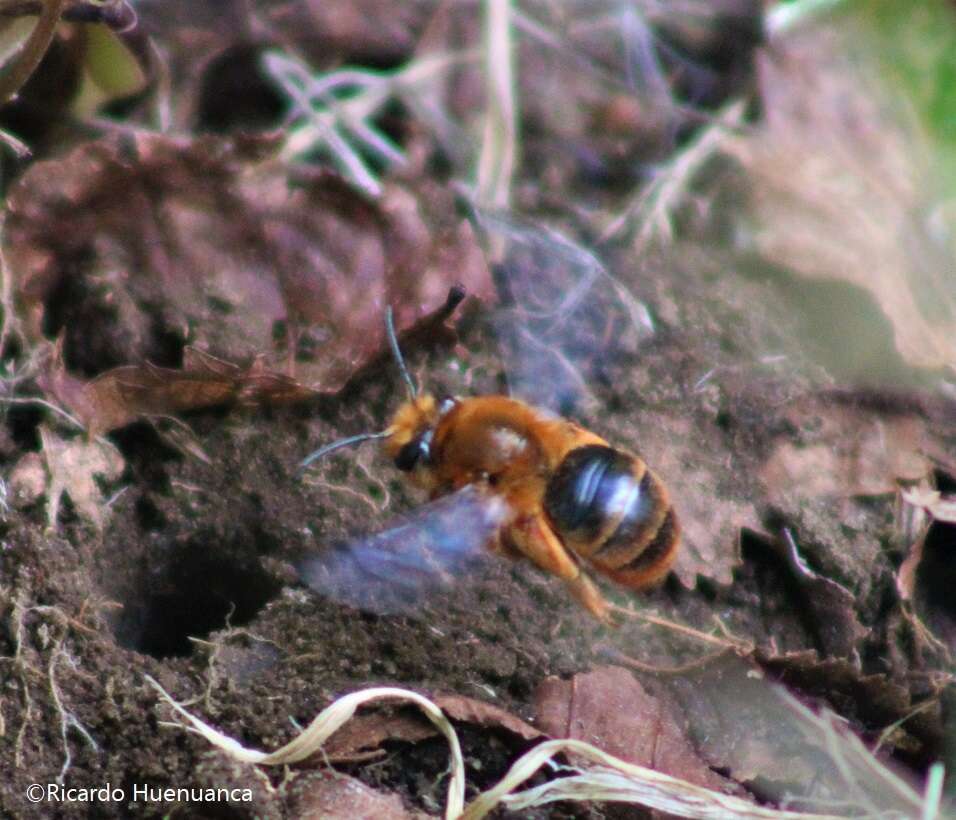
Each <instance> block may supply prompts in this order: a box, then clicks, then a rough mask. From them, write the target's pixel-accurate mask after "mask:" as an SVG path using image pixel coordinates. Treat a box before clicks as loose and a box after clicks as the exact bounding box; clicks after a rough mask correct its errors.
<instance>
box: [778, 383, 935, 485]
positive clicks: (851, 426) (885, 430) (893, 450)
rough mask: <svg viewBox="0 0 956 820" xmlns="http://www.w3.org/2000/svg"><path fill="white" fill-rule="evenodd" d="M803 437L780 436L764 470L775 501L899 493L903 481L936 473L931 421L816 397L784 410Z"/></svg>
mask: <svg viewBox="0 0 956 820" xmlns="http://www.w3.org/2000/svg"><path fill="white" fill-rule="evenodd" d="M781 421H784V422H785V423H786V426H788V427H790V428H793V429H796V430H798V431H799V441H794V440H793V439H792V437H786V438H783V437H781V438H779V439H778V440H777V441H776V443H775V446H774V448H773V449H772V450H771V452H770V455H769V456H768V457H767V459H766V461H765V462H764V465H763V467H762V469H761V471H760V478H761V480H762V481H763V483H764V486H765V487H766V488H767V494H768V497H769V499H770V500H771V502H774V503H781V502H782V501H783V500H785V499H788V498H791V499H792V498H793V497H794V496H795V495H797V496H802V497H816V496H832V497H838V498H841V497H842V498H845V497H851V496H860V495H883V494H888V493H895V492H896V491H897V488H898V487H899V482H900V481H918V480H920V479H922V478H924V477H925V476H927V475H929V474H931V473H932V469H933V465H932V462H931V461H930V459H929V458H928V457H927V456H926V455H925V453H926V449H927V446H928V442H929V440H930V436H929V433H928V431H927V425H926V421H925V419H923V418H921V417H919V416H918V415H916V414H915V413H914V414H909V413H901V412H888V411H887V409H885V408H872V409H871V408H867V407H866V406H864V405H862V404H854V403H853V401H852V396H846V397H843V398H841V399H840V400H839V401H836V400H833V397H827V396H826V395H822V394H821V395H811V396H808V397H806V398H805V399H804V400H802V401H797V402H794V403H792V404H791V405H790V406H789V407H788V408H787V409H786V410H785V411H784V412H783V413H782V419H781Z"/></svg>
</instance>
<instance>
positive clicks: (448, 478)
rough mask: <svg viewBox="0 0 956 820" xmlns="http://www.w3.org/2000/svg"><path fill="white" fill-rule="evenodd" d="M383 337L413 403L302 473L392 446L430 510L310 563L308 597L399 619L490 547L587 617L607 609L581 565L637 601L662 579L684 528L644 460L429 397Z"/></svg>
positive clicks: (504, 409) (558, 427) (480, 406)
mask: <svg viewBox="0 0 956 820" xmlns="http://www.w3.org/2000/svg"><path fill="white" fill-rule="evenodd" d="M450 298H451V297H450ZM461 298H463V293H462V294H461V295H460V296H459V297H458V300H459V301H460V299H461ZM386 329H387V334H388V339H389V344H390V345H391V349H392V353H393V355H394V357H395V359H396V361H397V362H398V366H399V369H400V371H401V373H402V377H403V379H404V380H405V383H406V385H407V387H408V392H409V400H408V401H407V402H405V403H403V404H402V405H401V406H400V407H399V408H398V411H397V412H396V413H395V415H394V417H393V419H392V422H391V424H390V425H389V426H388V427H387V428H386V429H385V430H384V431H382V432H379V433H366V434H362V435H358V436H352V437H350V438H347V439H343V440H341V441H337V442H335V443H333V444H330V445H327V446H325V447H322V448H321V449H319V450H316V451H315V452H314V453H312V454H311V455H310V456H309V457H308V458H306V459H305V460H304V461H303V462H302V465H301V466H302V468H304V467H306V466H308V465H309V464H311V463H312V462H313V461H315V460H316V459H318V458H320V457H322V456H324V455H327V454H328V453H330V452H332V451H334V450H337V449H339V448H341V447H345V446H347V445H351V444H355V443H357V442H360V441H365V440H369V439H383V440H384V442H383V443H384V450H385V453H386V454H387V455H388V456H389V458H390V459H391V460H392V461H393V463H394V464H395V466H396V467H397V468H398V469H399V470H401V471H402V472H404V473H407V474H408V477H409V479H410V480H411V481H412V482H413V483H414V484H416V485H417V486H419V487H422V488H423V489H425V490H427V491H428V493H429V495H430V497H431V498H432V499H434V500H433V501H432V502H431V503H430V504H427V505H425V506H424V507H422V508H420V510H419V511H418V512H417V513H416V514H414V515H413V516H411V517H408V518H406V519H404V520H403V521H402V522H400V523H399V524H398V525H397V526H392V527H390V528H388V529H387V530H385V531H383V532H381V533H379V534H377V535H373V536H371V537H369V538H365V539H359V540H356V541H353V542H351V543H346V544H344V545H342V546H340V547H339V548H338V549H332V550H328V551H326V552H325V553H323V554H321V555H318V556H312V557H310V558H309V559H307V560H306V561H305V562H303V563H302V564H301V565H300V572H301V575H302V577H303V579H304V581H305V582H306V583H307V584H308V585H309V586H311V587H312V588H313V589H315V590H317V591H319V592H321V593H323V594H326V595H328V596H330V597H332V598H335V599H337V600H339V601H342V602H344V603H349V604H352V605H356V606H358V607H360V608H366V609H372V610H374V611H377V612H391V611H396V610H400V609H402V608H405V607H407V606H408V605H410V604H412V603H413V602H414V600H415V599H416V598H418V597H420V595H421V593H422V591H423V590H424V589H426V588H427V587H428V586H429V585H430V584H432V583H433V582H435V581H438V582H442V581H444V582H448V581H450V580H452V579H454V577H456V576H458V575H460V574H461V572H462V570H463V569H464V568H465V567H466V565H467V564H468V563H469V562H470V561H471V560H472V559H473V558H474V557H475V556H476V554H478V553H480V552H482V551H483V550H486V549H490V550H491V551H492V552H495V553H499V554H502V555H505V556H507V557H509V558H519V557H523V558H527V559H529V560H530V561H531V562H532V563H534V564H535V565H537V566H538V567H540V568H541V569H543V570H545V571H546V572H550V573H552V574H553V575H556V576H558V577H559V578H561V579H562V580H563V581H564V582H565V583H566V584H567V587H568V590H569V591H570V593H571V595H572V596H573V597H574V598H575V599H576V600H577V601H578V602H579V603H581V604H582V605H583V606H584V607H585V608H586V609H587V610H588V611H589V612H590V613H591V614H593V615H594V616H595V617H597V618H599V619H600V620H602V621H609V620H610V619H609V604H608V603H607V602H606V601H605V599H604V597H603V596H602V594H601V592H600V590H599V589H598V587H597V586H596V585H595V584H594V582H593V581H592V580H591V579H590V578H589V577H588V575H587V574H586V572H585V566H587V567H590V568H593V569H594V570H596V571H597V572H599V573H601V574H603V575H605V576H607V577H608V578H610V579H611V580H613V581H615V582H617V583H618V584H621V585H622V586H625V587H627V588H629V589H635V590H640V589H645V588H647V587H650V586H652V585H654V584H656V583H658V582H660V581H661V580H663V578H664V577H665V576H666V575H667V573H668V571H669V570H670V567H671V564H672V563H673V561H674V558H675V557H676V554H677V548H678V542H679V538H680V525H679V523H678V520H677V516H676V515H675V513H674V508H673V507H672V506H671V503H670V500H669V497H668V493H667V489H666V487H665V486H664V484H663V482H662V481H661V480H660V479H659V478H658V477H657V475H655V474H654V472H653V471H651V470H650V469H649V468H648V467H647V465H646V464H645V463H644V462H643V461H642V460H641V459H640V458H639V457H637V456H636V455H634V454H632V453H629V452H627V451H624V450H619V449H617V448H615V447H612V446H611V445H610V444H608V443H607V442H606V441H605V440H604V439H603V438H601V437H600V436H598V435H596V434H594V433H592V432H590V431H589V430H585V429H584V428H583V427H580V426H579V425H577V424H574V423H573V422H571V421H568V420H567V419H564V418H560V417H558V416H554V415H551V414H550V413H548V412H547V411H544V410H541V409H538V408H535V407H532V406H530V405H528V404H525V403H524V402H522V401H519V400H517V399H513V398H509V397H507V396H481V397H475V398H446V399H442V400H439V399H437V398H436V397H435V396H432V395H429V394H422V393H420V392H419V390H418V389H417V387H416V386H415V384H414V382H413V381H412V379H411V376H410V375H409V373H408V370H407V369H406V367H405V364H404V361H403V359H402V356H401V352H400V350H399V346H398V341H397V339H396V337H395V330H394V326H393V323H392V316H391V311H390V310H389V311H388V312H387V314H386Z"/></svg>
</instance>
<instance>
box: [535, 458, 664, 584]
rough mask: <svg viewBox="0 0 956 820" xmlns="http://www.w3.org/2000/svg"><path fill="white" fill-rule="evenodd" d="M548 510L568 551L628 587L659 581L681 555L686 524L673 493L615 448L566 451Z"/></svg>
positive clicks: (546, 499) (551, 484) (636, 460)
mask: <svg viewBox="0 0 956 820" xmlns="http://www.w3.org/2000/svg"><path fill="white" fill-rule="evenodd" d="M544 509H545V512H546V513H547V516H548V518H549V520H550V522H551V525H552V526H553V527H554V530H555V532H557V533H558V535H559V536H560V538H561V540H562V541H563V543H564V545H565V546H566V547H568V548H569V549H571V550H573V551H574V552H575V553H576V554H577V555H579V556H581V557H582V558H586V559H587V560H588V562H589V563H590V564H591V565H592V566H594V567H595V568H596V569H598V570H600V571H601V572H602V573H604V574H605V575H607V576H608V577H609V578H611V579H612V580H614V581H617V582H618V583H619V584H623V585H624V586H627V587H631V588H633V589H640V588H642V587H646V586H650V585H652V584H654V583H656V582H657V581H660V580H661V579H662V578H663V577H664V576H665V575H666V574H667V572H668V570H669V569H670V566H671V564H672V563H673V562H674V558H675V557H676V555H677V544H678V541H679V539H680V525H679V524H678V522H677V516H676V515H675V514H674V508H673V507H672V506H671V503H670V499H669V498H668V495H667V489H666V488H665V487H664V485H663V483H662V482H661V480H660V479H659V478H658V477H657V476H656V475H654V473H652V472H651V471H650V470H649V469H648V468H647V465H646V464H644V462H643V461H641V460H640V459H639V458H637V457H635V456H633V455H629V454H628V453H623V452H621V451H620V450H615V449H613V448H612V447H608V446H606V445H600V444H591V445H588V446H586V447H579V448H577V449H576V450H572V451H571V452H570V453H568V454H567V456H565V458H564V461H562V462H561V464H560V465H559V466H558V469H557V470H556V471H555V473H554V475H553V476H552V477H551V479H550V481H549V482H548V486H547V488H546V489H545V495H544Z"/></svg>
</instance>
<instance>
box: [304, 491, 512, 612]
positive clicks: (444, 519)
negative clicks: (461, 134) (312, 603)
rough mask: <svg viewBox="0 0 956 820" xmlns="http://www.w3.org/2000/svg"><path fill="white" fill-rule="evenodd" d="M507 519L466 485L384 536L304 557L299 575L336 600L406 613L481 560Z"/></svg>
mask: <svg viewBox="0 0 956 820" xmlns="http://www.w3.org/2000/svg"><path fill="white" fill-rule="evenodd" d="M506 515H507V506H506V505H505V503H504V502H503V501H502V500H501V499H500V498H499V497H497V496H495V495H491V494H489V493H486V492H483V491H482V490H480V489H479V488H477V487H475V486H471V485H469V486H467V487H465V488H463V489H461V490H459V491H458V492H456V493H453V494H451V495H448V496H445V497H443V498H440V499H438V500H436V501H433V502H431V503H429V504H425V505H424V506H422V507H419V508H418V509H416V510H414V511H413V512H411V513H409V514H408V515H406V516H403V517H402V518H400V519H398V520H397V521H393V522H392V525H391V526H390V527H388V528H386V529H385V530H383V531H382V532H379V533H377V534H375V535H370V536H368V537H365V538H358V539H355V540H353V541H346V542H343V543H340V544H337V545H334V546H333V547H331V548H330V549H328V550H326V551H325V552H323V553H321V554H319V555H314V556H310V557H308V558H307V559H305V560H303V561H301V562H300V563H299V567H298V569H299V575H300V577H301V578H302V580H303V581H304V582H305V583H306V584H307V585H308V586H310V587H311V588H312V589H314V590H315V591H316V592H318V593H319V594H321V595H324V596H326V597H328V598H331V599H333V600H335V601H338V602H339V603H343V604H347V605H349V606H353V607H355V608H357V609H361V610H365V611H369V612H376V613H378V614H381V615H386V614H391V613H396V612H403V611H407V610H409V609H412V608H413V607H414V606H415V605H416V603H418V602H419V601H420V600H422V599H423V598H425V597H427V596H428V595H430V594H432V593H434V592H436V591H438V590H439V589H441V588H442V587H447V586H451V584H452V583H453V582H454V581H455V580H456V579H457V578H459V577H461V576H462V575H463V574H465V573H467V572H469V571H473V570H474V569H475V567H476V566H477V565H478V564H480V563H482V562H483V561H484V560H486V559H487V557H488V556H489V555H490V553H489V551H488V550H487V549H486V546H487V544H488V542H489V540H490V539H492V538H494V536H495V534H496V532H497V530H498V528H499V527H500V525H501V523H502V522H503V521H504V519H505V517H506Z"/></svg>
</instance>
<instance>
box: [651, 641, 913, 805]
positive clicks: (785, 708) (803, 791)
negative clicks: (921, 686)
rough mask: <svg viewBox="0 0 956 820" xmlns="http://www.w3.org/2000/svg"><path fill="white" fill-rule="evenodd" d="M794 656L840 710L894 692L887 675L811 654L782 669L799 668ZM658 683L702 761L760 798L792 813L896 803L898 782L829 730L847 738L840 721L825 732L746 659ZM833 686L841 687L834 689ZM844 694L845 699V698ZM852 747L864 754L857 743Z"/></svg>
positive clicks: (710, 665) (732, 658) (718, 661)
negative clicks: (811, 671) (857, 803)
mask: <svg viewBox="0 0 956 820" xmlns="http://www.w3.org/2000/svg"><path fill="white" fill-rule="evenodd" d="M798 655H799V657H800V658H801V659H803V660H807V661H808V662H810V663H811V665H812V667H813V668H816V669H817V670H819V672H821V673H822V674H821V675H820V676H819V677H818V678H817V681H818V682H819V683H820V684H821V687H820V688H821V694H826V695H827V696H831V697H833V696H835V697H834V699H835V700H840V703H839V704H838V705H839V707H841V710H842V709H843V708H845V707H848V706H853V705H856V706H857V707H859V708H860V709H863V708H866V707H867V706H868V705H869V699H870V698H877V699H878V700H879V699H880V696H881V694H885V693H886V692H887V689H886V688H885V687H891V688H892V684H890V683H889V682H888V681H886V679H885V678H881V679H880V680H878V681H877V680H874V679H873V678H872V677H871V678H864V677H861V675H860V673H859V670H857V669H855V668H854V667H853V666H852V665H851V664H849V663H847V662H846V661H843V660H836V661H824V662H819V661H817V659H816V655H815V653H793V654H792V655H788V656H785V658H787V659H789V661H784V662H783V665H786V663H788V662H790V663H792V664H793V665H794V668H796V667H798V666H799V663H800V661H798V660H797V657H798ZM811 659H812V660H811ZM764 662H765V663H769V660H768V659H764ZM770 665H771V666H773V664H770ZM776 671H781V670H780V669H779V668H776ZM797 677H798V676H794V679H792V680H791V679H790V678H789V677H787V676H786V675H785V679H786V680H787V681H788V683H791V684H792V685H795V686H797V687H798V688H799V687H800V683H809V682H810V678H809V677H806V678H804V679H803V680H802V681H800V680H797ZM873 677H875V676H873ZM660 680H661V682H662V683H663V684H664V685H666V686H667V688H668V689H669V690H670V692H671V693H672V694H673V696H674V697H675V698H676V699H677V700H678V702H679V703H680V704H681V706H682V709H683V714H684V716H685V718H686V720H687V721H688V725H689V727H690V732H691V733H692V736H693V738H694V741H695V742H696V746H697V748H698V750H699V752H700V754H701V756H702V757H703V758H704V759H705V760H707V761H708V763H710V765H711V766H713V767H715V768H718V769H719V770H720V771H726V772H727V773H728V776H729V777H731V778H733V779H734V780H736V781H737V782H739V783H745V784H747V786H748V789H749V790H750V791H752V792H754V793H755V794H757V795H758V796H760V797H762V798H763V799H764V800H770V801H772V802H780V801H781V800H785V801H786V802H787V804H788V806H789V807H790V808H792V809H800V808H802V809H803V810H807V811H813V810H819V808H820V807H821V806H829V805H833V806H843V805H846V804H847V801H861V802H862V805H873V806H879V807H881V808H886V807H889V806H897V805H899V792H898V791H897V790H896V789H895V784H894V783H892V782H890V781H889V778H883V777H880V776H878V774H876V773H875V772H874V771H873V768H872V758H871V757H870V756H869V753H868V752H867V753H866V755H865V756H864V757H862V758H861V757H860V756H859V755H858V754H856V752H853V750H852V749H850V748H849V747H844V746H843V743H844V740H843V738H839V737H836V736H834V734H833V731H834V730H835V731H836V732H837V733H838V734H839V733H841V732H844V733H846V734H849V732H848V731H847V730H846V725H845V723H842V722H841V723H840V724H839V725H834V723H833V721H832V717H831V718H828V719H827V720H826V721H825V723H826V724H827V725H829V726H831V729H830V730H827V731H824V730H825V729H826V726H824V723H822V722H821V721H823V719H824V718H825V717H826V716H825V715H823V716H821V717H817V716H815V715H813V714H812V713H810V712H809V710H807V709H806V708H805V707H803V706H801V705H800V704H799V703H798V702H797V701H796V700H795V699H794V698H793V697H792V696H790V695H788V694H787V693H786V692H785V691H784V690H783V689H782V688H781V687H779V686H776V685H774V684H773V683H771V682H769V681H768V680H767V679H766V675H765V673H764V672H762V671H761V670H760V669H759V668H757V667H755V666H753V665H752V664H751V663H750V662H748V661H746V660H743V659H740V658H738V657H736V656H733V655H724V656H722V657H720V658H718V659H716V660H714V661H713V662H711V663H708V664H706V665H704V666H700V667H697V668H696V669H694V670H692V671H690V672H688V673H686V674H685V675H676V676H668V677H667V678H661V679H660ZM857 685H858V686H859V688H858V689H854V686H857ZM831 687H839V688H838V689H837V690H836V691H834V692H831ZM897 689H898V687H897ZM900 694H902V691H901V690H900ZM841 695H848V696H849V698H848V699H847V700H845V701H844V700H842V699H841V697H840V696H841ZM851 698H852V700H851ZM891 699H892V696H891ZM851 711H852V710H851ZM883 725H885V724H883ZM855 746H856V747H858V748H859V749H860V750H863V747H862V745H860V744H859V741H856V742H855ZM864 751H865V750H864ZM851 752H852V754H850V753H851Z"/></svg>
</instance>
